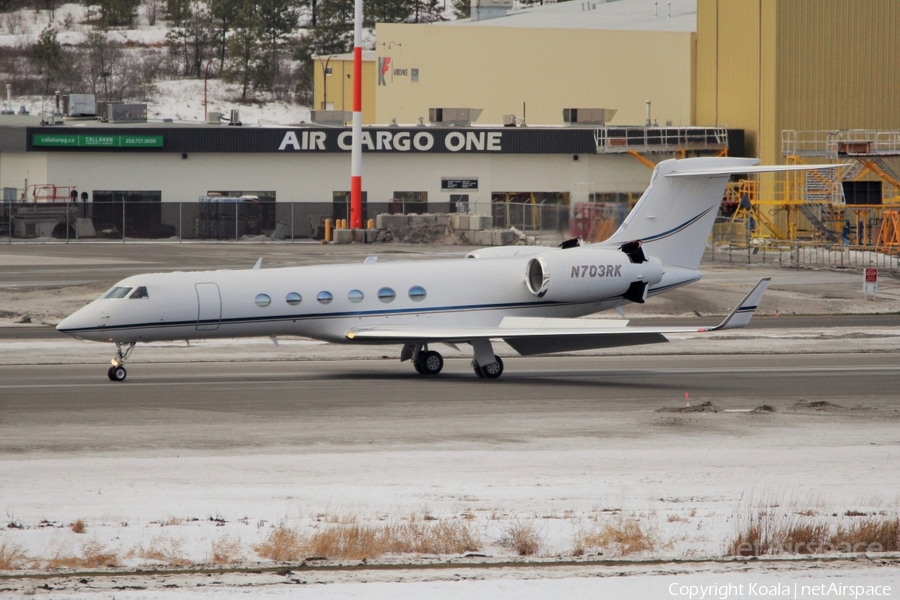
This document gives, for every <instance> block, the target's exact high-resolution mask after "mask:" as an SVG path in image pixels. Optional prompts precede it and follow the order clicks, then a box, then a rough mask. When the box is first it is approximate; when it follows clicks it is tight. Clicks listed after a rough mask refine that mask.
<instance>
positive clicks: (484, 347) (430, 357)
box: [400, 340, 503, 379]
mask: <svg viewBox="0 0 900 600" xmlns="http://www.w3.org/2000/svg"><path fill="white" fill-rule="evenodd" d="M471 344H472V347H473V348H474V349H475V358H474V359H472V370H473V371H475V374H476V375H478V377H480V378H481V379H497V378H498V377H500V376H501V375H502V374H503V360H502V359H501V358H500V357H499V356H497V355H496V354H494V349H493V347H492V346H491V341H490V340H473V341H472V342H471ZM454 348H455V346H454ZM400 360H401V361H407V360H409V361H412V364H413V367H415V369H416V372H417V373H419V374H420V375H437V374H438V373H440V372H441V370H443V368H444V357H442V356H441V355H440V354H438V353H437V352H435V351H434V350H429V349H428V344H406V345H405V346H403V350H402V351H401V352H400Z"/></svg>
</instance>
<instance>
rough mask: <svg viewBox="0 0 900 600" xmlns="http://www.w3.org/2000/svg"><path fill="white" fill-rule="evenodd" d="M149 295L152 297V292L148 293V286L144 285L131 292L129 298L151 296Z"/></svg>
mask: <svg viewBox="0 0 900 600" xmlns="http://www.w3.org/2000/svg"><path fill="white" fill-rule="evenodd" d="M149 297H150V294H148V293H147V288H146V286H143V285H142V286H141V287H139V288H136V289H135V290H134V291H133V292H131V295H130V296H128V298H129V299H131V300H134V299H135V298H149Z"/></svg>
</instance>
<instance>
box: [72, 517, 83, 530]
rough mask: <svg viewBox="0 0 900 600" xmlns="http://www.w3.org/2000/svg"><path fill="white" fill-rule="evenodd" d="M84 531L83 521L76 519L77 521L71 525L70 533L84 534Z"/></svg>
mask: <svg viewBox="0 0 900 600" xmlns="http://www.w3.org/2000/svg"><path fill="white" fill-rule="evenodd" d="M84 530H85V527H84V520H82V519H78V520H77V521H75V522H74V523H72V531H74V532H75V533H84Z"/></svg>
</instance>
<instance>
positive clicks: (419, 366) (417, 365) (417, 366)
mask: <svg viewBox="0 0 900 600" xmlns="http://www.w3.org/2000/svg"><path fill="white" fill-rule="evenodd" d="M413 367H415V369H416V373H418V374H419V375H424V374H425V370H424V369H422V361H421V360H416V361H413Z"/></svg>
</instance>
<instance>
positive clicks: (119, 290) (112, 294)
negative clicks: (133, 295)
mask: <svg viewBox="0 0 900 600" xmlns="http://www.w3.org/2000/svg"><path fill="white" fill-rule="evenodd" d="M133 289H134V288H130V287H114V288H113V289H111V290H109V291H108V292H106V295H105V296H103V299H104V300H110V299H112V298H124V297H125V296H127V295H128V292H130V291H131V290H133Z"/></svg>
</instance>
